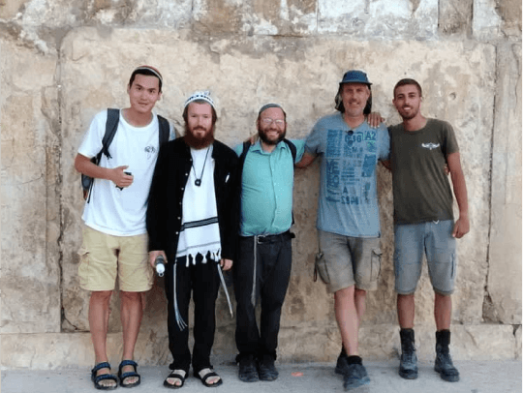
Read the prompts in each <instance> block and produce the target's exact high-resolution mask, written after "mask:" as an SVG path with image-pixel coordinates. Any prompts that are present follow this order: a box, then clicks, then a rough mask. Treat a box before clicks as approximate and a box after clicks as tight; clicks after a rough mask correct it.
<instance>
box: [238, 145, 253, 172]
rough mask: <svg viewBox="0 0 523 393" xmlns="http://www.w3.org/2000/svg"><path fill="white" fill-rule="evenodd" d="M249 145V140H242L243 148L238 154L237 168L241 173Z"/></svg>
mask: <svg viewBox="0 0 523 393" xmlns="http://www.w3.org/2000/svg"><path fill="white" fill-rule="evenodd" d="M250 147H251V142H250V141H246V142H243V150H242V154H241V155H240V158H239V161H238V168H240V171H241V172H240V173H243V164H244V163H245V157H247V153H248V152H249V148H250Z"/></svg>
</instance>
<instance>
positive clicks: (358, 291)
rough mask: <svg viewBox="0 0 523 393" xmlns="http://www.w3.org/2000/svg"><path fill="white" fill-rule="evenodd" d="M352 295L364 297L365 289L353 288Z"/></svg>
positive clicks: (365, 294)
mask: <svg viewBox="0 0 523 393" xmlns="http://www.w3.org/2000/svg"><path fill="white" fill-rule="evenodd" d="M354 296H355V297H365V296H367V291H366V290H364V289H359V288H355V289H354Z"/></svg>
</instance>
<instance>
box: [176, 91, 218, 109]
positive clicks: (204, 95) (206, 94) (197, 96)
mask: <svg viewBox="0 0 523 393" xmlns="http://www.w3.org/2000/svg"><path fill="white" fill-rule="evenodd" d="M196 100H203V101H205V102H208V103H209V104H210V105H211V106H212V107H213V108H214V110H216V107H215V106H214V101H213V100H212V98H211V92H210V91H209V90H202V91H195V92H194V93H192V94H191V95H190V97H189V98H187V100H186V101H185V105H184V106H183V107H184V108H186V107H187V105H189V104H190V103H191V102H193V101H196Z"/></svg>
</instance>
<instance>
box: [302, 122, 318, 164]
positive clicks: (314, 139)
mask: <svg viewBox="0 0 523 393" xmlns="http://www.w3.org/2000/svg"><path fill="white" fill-rule="evenodd" d="M320 128H321V127H320V125H319V122H317V123H316V124H315V125H314V127H313V128H312V131H311V133H310V134H309V136H307V139H306V140H305V153H308V154H312V155H313V156H316V155H318V154H319V152H320V143H321V131H320Z"/></svg>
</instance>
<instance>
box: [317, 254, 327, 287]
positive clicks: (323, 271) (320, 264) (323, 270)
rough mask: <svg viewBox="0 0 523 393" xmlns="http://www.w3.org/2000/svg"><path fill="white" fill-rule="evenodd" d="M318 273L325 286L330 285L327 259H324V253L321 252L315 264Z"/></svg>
mask: <svg viewBox="0 0 523 393" xmlns="http://www.w3.org/2000/svg"><path fill="white" fill-rule="evenodd" d="M315 267H316V271H317V272H318V273H319V275H320V278H321V280H322V281H323V282H324V283H325V284H329V283H330V279H329V271H328V270H327V265H326V263H325V258H324V257H323V253H322V252H319V253H317V254H316V262H315Z"/></svg>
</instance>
